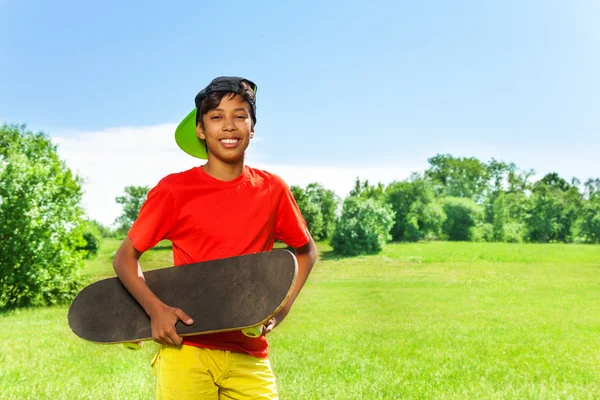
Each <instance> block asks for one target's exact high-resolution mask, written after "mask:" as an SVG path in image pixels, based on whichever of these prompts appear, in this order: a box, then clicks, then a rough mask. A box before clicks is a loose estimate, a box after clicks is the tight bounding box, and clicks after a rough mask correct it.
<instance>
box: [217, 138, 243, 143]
mask: <svg viewBox="0 0 600 400" xmlns="http://www.w3.org/2000/svg"><path fill="white" fill-rule="evenodd" d="M239 141H240V139H237V138H227V139H219V142H221V143H223V144H236V143H237V142H239Z"/></svg>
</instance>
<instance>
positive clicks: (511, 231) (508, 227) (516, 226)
mask: <svg viewBox="0 0 600 400" xmlns="http://www.w3.org/2000/svg"><path fill="white" fill-rule="evenodd" d="M524 233H525V228H524V227H523V224H521V223H519V222H509V223H507V224H505V225H504V241H505V242H507V243H522V242H523V235H524Z"/></svg>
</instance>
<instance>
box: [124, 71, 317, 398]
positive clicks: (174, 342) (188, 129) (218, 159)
mask: <svg viewBox="0 0 600 400" xmlns="http://www.w3.org/2000/svg"><path fill="white" fill-rule="evenodd" d="M195 104H196V108H195V109H194V110H193V111H192V112H191V113H189V114H188V116H187V117H185V118H184V120H183V121H182V122H181V123H180V124H179V126H178V127H177V130H176V132H175V139H176V141H177V144H178V145H179V147H180V148H181V149H182V150H183V151H185V152H186V153H188V154H190V155H192V156H194V157H197V158H200V159H207V161H206V163H205V164H204V165H202V166H199V167H195V168H192V169H190V170H188V171H184V172H181V173H176V174H171V175H168V176H167V177H165V178H163V179H162V180H161V181H160V182H159V183H158V184H157V185H156V187H154V188H153V189H152V190H151V191H150V192H149V193H148V198H147V200H146V202H145V203H144V205H143V206H142V209H141V210H140V213H139V216H138V219H137V220H136V222H135V223H134V224H133V226H132V227H131V230H130V231H129V233H128V235H127V237H126V238H125V240H124V241H123V243H122V244H121V247H120V248H119V250H118V251H117V253H116V255H115V258H114V261H113V265H114V269H115V272H116V273H117V275H118V276H119V278H120V279H121V281H122V282H123V284H124V285H125V287H126V288H127V289H128V290H129V292H130V293H131V294H132V295H133V296H134V297H135V298H136V299H137V301H138V302H139V303H140V305H141V306H142V307H143V308H144V310H145V311H146V313H147V314H148V315H149V316H150V319H151V325H152V337H153V339H154V340H155V341H156V342H158V343H160V344H161V347H160V350H159V352H158V354H157V355H156V357H155V359H154V361H153V367H154V371H155V373H156V377H157V385H156V397H157V399H178V400H179V399H182V400H185V399H192V398H194V399H263V398H264V399H275V398H277V389H276V385H275V377H274V375H273V372H272V369H271V366H270V363H269V359H268V344H267V340H266V338H265V336H264V335H262V336H260V337H258V338H250V337H247V336H245V335H244V334H243V333H242V332H241V331H233V332H226V333H216V334H208V335H199V336H191V337H186V338H181V337H180V336H179V335H178V334H177V332H176V331H175V328H174V325H175V323H176V322H177V321H178V320H181V321H182V322H183V323H186V324H188V325H189V324H193V321H192V320H191V318H190V317H189V316H188V315H187V314H186V313H185V310H181V309H177V308H173V307H171V306H170V305H168V304H164V303H163V302H162V301H161V300H160V299H159V298H157V297H156V296H155V295H154V294H153V293H152V291H151V290H150V289H149V288H148V286H147V285H146V283H145V281H144V275H143V273H142V270H141V268H140V266H139V258H140V257H141V255H142V254H143V253H144V252H145V251H147V250H148V249H150V248H152V247H154V246H155V245H156V244H157V243H158V242H159V241H160V240H163V239H168V240H170V241H171V242H172V246H173V258H174V264H175V265H176V266H178V265H184V264H190V263H196V262H201V261H207V260H213V259H219V258H226V257H232V256H238V255H243V254H249V253H255V252H262V251H269V250H271V249H272V248H273V244H274V241H275V240H281V241H283V242H285V243H286V244H287V245H289V246H291V247H293V248H294V249H295V251H296V257H297V259H298V278H297V282H296V285H295V286H294V289H293V291H292V294H291V296H290V300H289V301H288V302H287V303H286V305H285V306H284V307H283V309H282V310H281V311H280V312H279V314H277V315H276V316H275V318H274V319H273V320H271V321H270V322H269V324H268V326H267V327H265V330H264V332H265V334H266V333H268V332H270V331H271V330H272V329H273V328H274V327H276V326H277V325H279V323H281V321H282V320H283V319H284V318H285V317H286V315H287V314H288V313H289V311H290V308H291V307H292V304H293V303H294V301H295V299H296V297H297V296H298V293H299V292H300V290H301V289H302V287H303V285H304V283H305V282H306V279H307V278H308V275H309V274H310V271H311V269H312V267H313V265H314V263H315V260H316V256H317V250H316V247H315V244H314V242H313V240H312V238H311V236H310V233H309V232H308V229H307V227H306V223H305V221H304V219H303V218H302V215H301V213H300V211H299V209H298V206H297V205H296V202H295V201H294V198H293V196H292V194H291V192H290V190H289V188H288V186H287V185H286V184H285V183H284V182H283V180H282V179H281V178H279V177H278V176H277V175H274V174H271V173H268V172H266V171H261V170H257V169H253V168H250V167H248V166H246V165H245V151H246V149H247V148H248V145H249V143H250V141H251V139H252V138H253V136H254V126H255V124H256V85H255V84H254V83H253V82H251V81H249V80H247V79H243V78H237V77H219V78H216V79H214V80H213V81H212V82H211V83H210V84H209V85H208V86H207V87H206V88H204V89H203V90H202V91H200V92H199V93H198V95H197V96H196V98H195ZM181 295H182V296H185V295H186V294H185V293H181Z"/></svg>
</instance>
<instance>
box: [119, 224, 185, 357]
mask: <svg viewBox="0 0 600 400" xmlns="http://www.w3.org/2000/svg"><path fill="white" fill-rule="evenodd" d="M142 254H143V253H142V252H140V251H138V250H137V249H136V248H135V247H133V243H131V239H129V237H128V236H127V237H125V240H123V243H121V247H119V250H117V253H116V254H115V258H114V260H113V267H114V269H115V272H116V273H117V276H118V277H119V279H120V280H121V282H123V285H124V286H125V287H126V288H127V290H128V291H129V293H131V295H132V296H133V297H134V298H135V299H136V300H137V301H138V303H140V305H141V306H142V308H143V309H144V311H146V314H148V315H149V316H150V320H151V324H152V339H154V341H156V342H158V343H160V344H170V345H176V346H178V345H180V344H181V341H182V339H181V337H180V336H179V335H178V334H177V331H176V330H175V323H176V322H177V321H178V320H182V321H183V322H184V323H185V324H187V325H191V324H193V323H194V321H192V319H191V318H190V317H189V316H188V315H187V314H186V313H184V312H183V311H182V310H181V309H179V308H174V307H169V306H168V305H166V304H165V303H163V302H162V301H160V299H159V298H158V297H156V295H155V294H154V293H152V291H151V290H150V288H149V287H148V285H147V284H146V280H145V279H144V274H143V272H142V269H141V268H140V264H139V259H140V257H141V256H142Z"/></svg>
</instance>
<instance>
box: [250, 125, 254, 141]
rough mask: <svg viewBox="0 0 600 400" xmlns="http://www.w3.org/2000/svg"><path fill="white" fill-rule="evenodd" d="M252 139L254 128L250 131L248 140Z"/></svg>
mask: <svg viewBox="0 0 600 400" xmlns="http://www.w3.org/2000/svg"><path fill="white" fill-rule="evenodd" d="M252 138H254V127H252V129H251V130H250V139H252Z"/></svg>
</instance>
